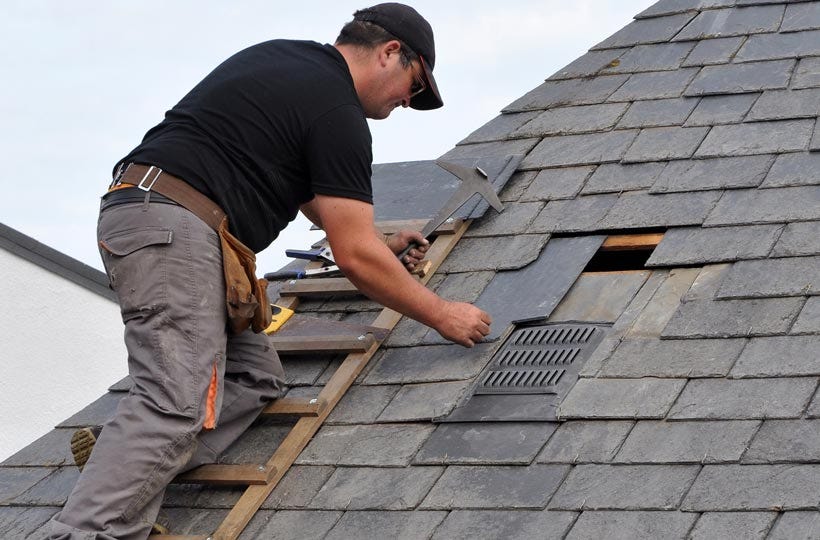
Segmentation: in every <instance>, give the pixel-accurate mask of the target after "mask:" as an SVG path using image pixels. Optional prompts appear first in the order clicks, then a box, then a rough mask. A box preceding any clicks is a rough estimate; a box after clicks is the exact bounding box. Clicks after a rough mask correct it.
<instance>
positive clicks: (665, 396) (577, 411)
mask: <svg viewBox="0 0 820 540" xmlns="http://www.w3.org/2000/svg"><path fill="white" fill-rule="evenodd" d="M685 384H686V381H684V380H673V379H649V378H646V379H580V380H579V381H578V382H577V383H575V386H574V387H573V388H572V390H570V392H569V394H567V397H566V398H564V401H563V403H561V405H560V406H559V407H558V418H559V419H561V420H564V419H572V418H584V419H593V418H599V419H604V418H629V419H634V418H663V417H664V416H666V413H667V412H668V411H669V409H670V408H671V407H672V404H673V403H674V402H675V399H676V398H677V397H678V394H680V392H681V390H682V389H683V386H684V385H685Z"/></svg>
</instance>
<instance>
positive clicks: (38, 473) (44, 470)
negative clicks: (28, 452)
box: [0, 467, 55, 504]
mask: <svg viewBox="0 0 820 540" xmlns="http://www.w3.org/2000/svg"><path fill="white" fill-rule="evenodd" d="M54 471H55V469H54V468H52V467H23V468H21V467H0V504H8V502H9V501H12V500H14V499H15V498H16V497H18V496H19V495H21V494H22V493H24V492H25V491H27V490H28V489H30V488H32V487H33V486H34V485H35V484H37V483H38V482H40V481H41V480H42V479H43V478H46V477H47V476H49V475H50V474H51V473H52V472H54Z"/></svg>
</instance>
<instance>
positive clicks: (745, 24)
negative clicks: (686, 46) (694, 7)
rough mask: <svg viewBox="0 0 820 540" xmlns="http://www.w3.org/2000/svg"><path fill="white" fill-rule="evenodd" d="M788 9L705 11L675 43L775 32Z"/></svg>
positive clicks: (778, 7)
mask: <svg viewBox="0 0 820 540" xmlns="http://www.w3.org/2000/svg"><path fill="white" fill-rule="evenodd" d="M784 9H785V7H784V6H782V5H781V6H776V5H775V6H761V7H758V8H728V9H713V10H706V11H702V12H700V13H699V14H698V16H697V17H695V18H694V19H693V20H692V22H690V23H689V24H688V25H686V27H685V28H684V29H683V30H681V31H680V32H679V33H678V34H677V35H676V36H675V37H674V41H682V40H693V39H709V38H717V37H729V36H742V35H748V34H761V33H765V32H775V31H777V29H778V27H779V26H780V20H781V19H782V18H783V11H784Z"/></svg>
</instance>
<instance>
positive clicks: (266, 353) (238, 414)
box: [185, 330, 285, 470]
mask: <svg viewBox="0 0 820 540" xmlns="http://www.w3.org/2000/svg"><path fill="white" fill-rule="evenodd" d="M227 358H228V362H227V366H226V369H225V380H224V391H223V401H222V410H221V411H220V414H219V422H218V423H217V426H216V429H212V430H205V431H202V432H201V433H200V434H199V436H198V437H197V440H198V442H199V444H198V445H197V449H196V452H195V453H194V455H193V457H192V458H191V461H190V462H189V463H188V465H186V467H185V469H186V470H188V469H192V468H194V467H196V466H199V465H203V464H205V463H215V462H216V461H217V458H218V457H219V455H220V454H221V453H222V452H224V451H225V449H226V448H228V446H230V445H231V443H233V442H234V441H235V440H236V439H237V438H238V437H239V436H240V435H242V433H244V432H245V430H247V429H248V427H249V426H250V425H251V424H252V423H253V421H254V420H255V419H256V418H257V417H258V416H259V413H260V412H262V409H264V408H265V406H266V405H267V404H268V403H270V402H271V401H273V400H274V399H276V398H278V397H281V396H282V395H283V394H284V391H285V386H284V379H285V374H284V371H283V370H282V364H281V363H280V362H279V355H277V354H276V351H275V350H274V348H273V347H272V346H271V344H270V339H269V338H268V336H267V335H265V334H254V333H253V332H252V331H251V330H246V331H245V332H243V333H241V334H239V335H235V336H230V337H229V338H228V350H227Z"/></svg>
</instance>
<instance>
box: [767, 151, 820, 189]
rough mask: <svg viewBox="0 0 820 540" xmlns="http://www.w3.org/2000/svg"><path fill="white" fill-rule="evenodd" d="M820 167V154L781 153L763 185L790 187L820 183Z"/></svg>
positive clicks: (768, 186)
mask: <svg viewBox="0 0 820 540" xmlns="http://www.w3.org/2000/svg"><path fill="white" fill-rule="evenodd" d="M818 168H820V154H818V153H809V152H797V153H794V154H781V155H779V156H777V159H776V160H775V162H774V165H773V166H772V169H771V170H770V171H769V174H768V175H766V180H764V181H763V184H762V185H761V187H764V188H772V187H789V186H807V185H818V184H820V178H818V176H817V170H818Z"/></svg>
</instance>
